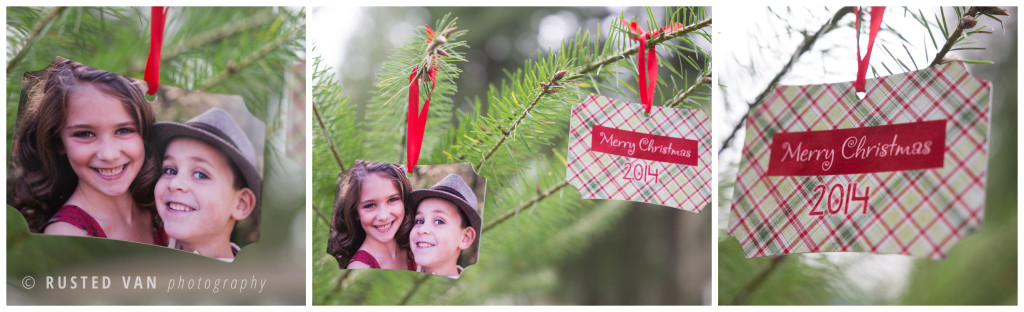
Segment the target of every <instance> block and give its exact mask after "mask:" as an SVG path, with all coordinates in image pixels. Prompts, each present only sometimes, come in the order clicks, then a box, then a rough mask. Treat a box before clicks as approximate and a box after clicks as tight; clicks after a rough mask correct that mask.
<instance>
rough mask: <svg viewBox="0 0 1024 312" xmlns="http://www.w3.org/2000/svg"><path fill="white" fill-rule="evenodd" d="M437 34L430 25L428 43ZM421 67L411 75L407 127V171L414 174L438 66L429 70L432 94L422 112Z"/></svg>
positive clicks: (424, 102) (415, 68)
mask: <svg viewBox="0 0 1024 312" xmlns="http://www.w3.org/2000/svg"><path fill="white" fill-rule="evenodd" d="M436 35H437V34H436V33H435V32H434V30H433V29H430V25H427V42H428V43H429V42H430V41H433V40H434V36H436ZM418 69H419V66H416V67H413V68H412V74H410V75H409V118H408V123H407V124H406V127H407V129H408V131H407V132H408V133H409V137H408V138H406V151H405V157H406V161H407V162H408V163H409V166H407V168H406V169H408V170H409V173H412V167H415V166H416V163H417V162H418V161H419V160H420V148H421V147H422V146H423V133H424V129H425V128H426V127H427V116H429V113H428V112H429V111H430V95H431V94H433V93H434V84H435V79H434V76H435V75H436V74H437V66H431V67H430V68H428V69H427V79H429V80H430V92H427V99H426V100H424V101H423V111H420V109H419V108H420V75H419V70H418Z"/></svg>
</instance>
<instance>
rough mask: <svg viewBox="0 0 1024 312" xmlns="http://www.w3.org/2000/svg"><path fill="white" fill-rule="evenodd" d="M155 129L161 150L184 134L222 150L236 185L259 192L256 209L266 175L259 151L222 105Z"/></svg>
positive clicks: (185, 136)
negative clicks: (260, 167) (259, 166)
mask: <svg viewBox="0 0 1024 312" xmlns="http://www.w3.org/2000/svg"><path fill="white" fill-rule="evenodd" d="M153 129H154V130H155V131H154V135H153V138H154V139H155V141H156V145H157V150H158V151H161V152H162V151H164V150H165V149H166V148H167V145H168V144H170V142H171V141H173V140H174V139H177V138H182V137H184V138H190V139H195V140H198V141H200V142H203V143H206V144H209V145H210V146H213V147H214V148H216V149H217V150H219V151H220V152H221V153H222V154H224V156H225V158H227V159H228V163H229V164H230V165H231V169H232V170H231V171H232V173H234V174H235V182H234V184H233V185H234V186H235V188H236V189H241V188H242V187H248V188H249V189H250V190H252V192H253V194H254V195H255V196H256V204H255V205H254V209H259V207H260V202H261V200H260V198H261V197H262V196H261V195H260V194H261V192H262V188H263V178H262V177H261V175H260V171H259V170H258V169H256V151H255V148H253V146H252V142H250V141H249V137H248V136H246V135H245V131H243V130H242V128H241V127H239V126H238V124H237V123H235V120H234V119H232V118H231V115H229V114H228V113H227V112H225V111H224V110H222V109H219V108H211V109H209V110H207V111H206V112H204V113H202V114H200V115H199V116H196V117H194V118H192V119H189V120H188V121H187V122H185V123H184V124H181V123H176V122H158V123H156V124H154V125H153ZM240 182H241V183H240ZM240 186H241V187H240Z"/></svg>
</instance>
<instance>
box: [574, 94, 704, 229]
mask: <svg viewBox="0 0 1024 312" xmlns="http://www.w3.org/2000/svg"><path fill="white" fill-rule="evenodd" d="M644 110H645V107H644V106H643V105H639V104H631V103H628V102H623V103H615V101H614V100H612V99H609V98H606V97H601V96H598V95H590V96H589V97H588V98H587V99H586V100H584V101H583V102H582V103H579V104H576V105H575V106H573V108H572V112H571V115H570V118H569V120H570V121H569V134H570V138H569V152H568V156H569V158H568V169H567V171H566V180H567V181H568V182H569V183H570V184H572V185H573V186H575V187H576V188H577V189H579V191H580V195H581V196H583V198H598V199H623V200H631V201H639V202H647V203H653V204H658V205H665V206H671V207H676V208H680V209H683V210H687V211H693V212H700V209H701V208H702V207H704V205H707V204H708V203H709V202H710V200H711V168H710V162H711V161H710V156H711V151H710V148H711V136H710V135H709V131H708V128H707V124H708V117H707V115H706V114H705V113H704V111H702V110H699V109H675V108H666V107H654V108H652V110H651V114H650V115H649V116H647V115H646V114H645V113H644Z"/></svg>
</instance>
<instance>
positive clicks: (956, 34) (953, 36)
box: [929, 7, 978, 66]
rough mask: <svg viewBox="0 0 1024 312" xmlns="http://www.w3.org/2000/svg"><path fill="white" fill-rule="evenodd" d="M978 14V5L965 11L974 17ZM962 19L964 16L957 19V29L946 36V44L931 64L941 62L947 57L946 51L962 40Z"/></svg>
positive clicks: (965, 14) (967, 14)
mask: <svg viewBox="0 0 1024 312" xmlns="http://www.w3.org/2000/svg"><path fill="white" fill-rule="evenodd" d="M976 15H978V7H971V8H970V9H967V12H964V16H970V17H972V18H973V17H976ZM962 21H963V17H961V18H960V20H957V21H956V29H955V30H953V32H952V33H950V34H949V38H946V44H944V45H942V49H941V50H939V52H938V53H936V54H935V59H933V60H932V63H931V65H929V66H935V65H939V64H941V63H942V58H944V57H946V53H949V50H950V49H952V48H953V46H954V45H956V43H957V41H960V36H962V35H963V34H964V28H965V27H964V23H963V22H962Z"/></svg>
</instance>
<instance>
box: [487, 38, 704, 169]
mask: <svg viewBox="0 0 1024 312" xmlns="http://www.w3.org/2000/svg"><path fill="white" fill-rule="evenodd" d="M708 25H711V18H708V19H705V20H703V21H700V22H697V23H694V24H692V25H689V26H686V27H683V28H679V29H676V30H673V31H670V32H667V33H660V34H658V35H657V36H655V37H654V38H651V39H648V41H647V44H648V46H653V45H655V44H659V43H662V42H665V41H668V40H671V39H675V38H678V37H680V36H683V35H685V34H687V33H691V32H694V31H697V30H699V29H701V28H704V27H707V26H708ZM638 50H639V46H637V47H633V48H631V49H628V50H625V51H622V52H619V53H616V54H613V55H611V56H609V57H607V58H604V59H602V60H599V61H596V62H592V63H590V64H587V65H585V66H583V67H580V68H577V69H574V70H573V71H572V74H571V75H569V76H570V77H578V76H581V75H585V74H588V73H590V72H593V71H595V70H597V69H599V68H601V67H602V66H605V65H608V64H610V63H612V62H615V61H618V60H621V59H623V58H626V57H628V56H630V55H633V54H636V53H637V51H638ZM565 75H566V72H565V71H559V72H558V73H556V74H555V75H554V76H552V78H551V80H550V81H549V82H548V83H547V84H541V87H542V89H541V91H540V92H539V93H538V94H537V95H536V96H535V97H534V99H533V101H532V102H531V103H530V105H528V106H527V107H526V109H524V110H523V111H522V113H520V114H519V116H517V117H516V119H515V121H514V122H513V123H512V126H511V127H510V129H499V130H500V131H501V134H502V136H501V138H499V139H498V141H497V142H496V143H495V144H494V145H493V146H491V148H490V149H488V151H487V153H486V154H485V155H484V157H483V158H481V159H480V161H479V162H477V164H476V165H475V166H473V169H474V170H477V171H479V170H480V168H482V167H483V164H484V163H486V162H487V161H488V160H490V159H491V156H493V155H494V153H495V152H497V151H498V150H499V149H500V148H501V146H502V144H504V143H505V141H506V140H507V139H508V137H509V136H510V135H512V134H513V133H516V132H515V130H516V129H517V128H518V126H519V125H520V124H521V123H522V122H523V121H524V120H525V119H526V117H527V116H529V115H530V113H531V112H532V111H533V109H534V108H535V107H536V105H537V103H539V102H540V100H541V98H543V97H544V96H546V95H548V94H552V93H554V92H556V91H557V90H552V88H553V87H555V86H556V83H557V82H558V81H559V80H561V79H562V78H563V77H564V76H565ZM702 82H704V79H701V80H700V81H699V82H697V83H696V84H694V85H693V86H691V87H690V88H689V90H691V91H690V92H688V93H684V94H681V95H680V97H677V98H676V101H673V103H672V104H671V105H670V106H673V105H676V104H678V103H679V102H682V101H683V100H684V99H686V97H688V96H690V95H692V93H694V92H696V88H697V87H698V86H700V85H701V83H702Z"/></svg>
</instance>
